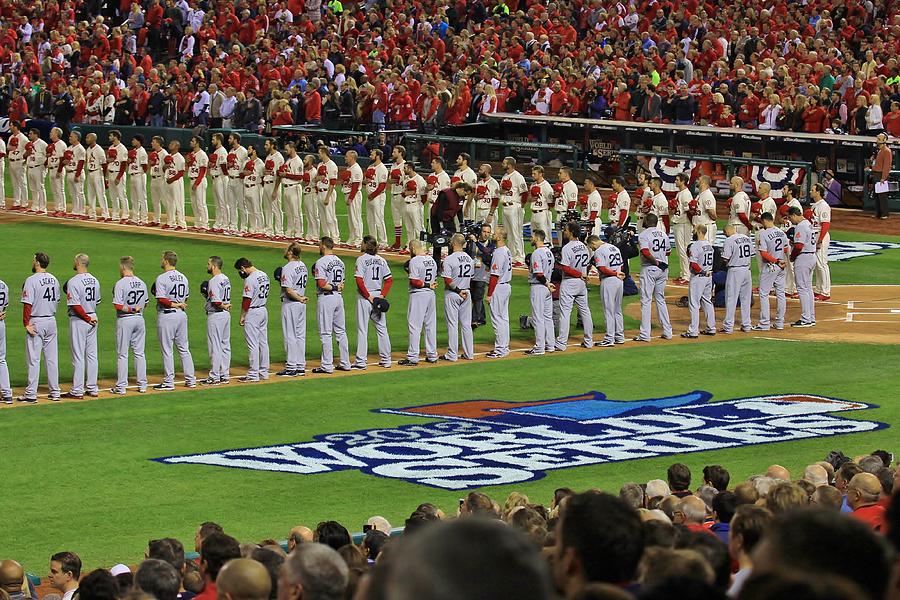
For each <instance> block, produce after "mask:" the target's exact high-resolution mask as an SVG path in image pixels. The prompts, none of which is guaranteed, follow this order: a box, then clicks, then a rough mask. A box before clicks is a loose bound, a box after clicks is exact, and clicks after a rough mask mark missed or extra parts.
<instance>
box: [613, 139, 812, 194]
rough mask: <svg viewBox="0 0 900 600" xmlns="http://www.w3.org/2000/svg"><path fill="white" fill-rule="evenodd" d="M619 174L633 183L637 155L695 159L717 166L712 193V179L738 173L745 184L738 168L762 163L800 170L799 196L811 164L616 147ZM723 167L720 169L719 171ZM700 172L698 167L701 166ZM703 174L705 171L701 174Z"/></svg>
mask: <svg viewBox="0 0 900 600" xmlns="http://www.w3.org/2000/svg"><path fill="white" fill-rule="evenodd" d="M619 157H620V160H619V174H620V175H622V176H623V177H626V178H628V176H629V175H630V176H632V181H631V182H630V183H633V182H634V178H635V177H636V175H637V167H638V163H639V160H638V159H639V158H640V157H647V158H648V159H650V158H656V159H659V160H673V161H679V162H682V161H696V162H698V163H710V164H711V165H713V166H714V167H718V169H714V171H713V173H714V174H713V175H712V177H713V179H714V181H713V185H712V188H711V189H712V190H713V193H715V192H716V191H717V186H716V184H715V183H716V181H721V180H724V181H726V182H728V181H730V180H731V178H732V177H734V176H735V175H741V176H742V177H743V178H744V183H747V181H748V178H747V177H744V176H743V175H742V174H741V173H740V170H741V169H744V168H747V167H754V166H763V167H775V168H785V167H786V168H791V169H804V173H805V174H804V177H803V185H802V186H801V192H802V194H803V195H806V194H807V193H808V191H809V188H810V185H812V183H813V179H812V177H813V164H812V163H811V162H809V161H803V160H774V159H772V160H768V159H761V158H748V157H742V156H722V155H718V154H681V153H677V152H653V151H649V150H629V149H624V150H619ZM641 168H642V169H643V170H644V171H645V172H648V171H647V168H646V166H644V165H641ZM722 168H724V170H722ZM701 171H702V169H701ZM701 174H705V173H701Z"/></svg>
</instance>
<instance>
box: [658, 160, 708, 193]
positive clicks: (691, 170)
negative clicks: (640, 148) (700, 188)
mask: <svg viewBox="0 0 900 600" xmlns="http://www.w3.org/2000/svg"><path fill="white" fill-rule="evenodd" d="M699 166H700V161H698V160H678V159H673V158H657V157H655V156H654V157H651V158H650V160H649V161H648V163H647V170H648V171H650V177H659V179H660V181H662V190H663V191H664V192H666V193H667V194H668V193H672V194H674V193H675V192H677V191H678V188H677V187H676V186H675V178H676V177H677V176H678V174H679V173H685V172H686V173H688V174H689V175H690V177H691V181H690V183H692V184H693V183H694V180H695V179H697V177H699V176H700V172H699Z"/></svg>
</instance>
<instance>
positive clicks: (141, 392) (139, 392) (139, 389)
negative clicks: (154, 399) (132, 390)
mask: <svg viewBox="0 0 900 600" xmlns="http://www.w3.org/2000/svg"><path fill="white" fill-rule="evenodd" d="M146 393H147V388H138V394H146Z"/></svg>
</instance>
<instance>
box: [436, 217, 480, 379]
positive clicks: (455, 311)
mask: <svg viewBox="0 0 900 600" xmlns="http://www.w3.org/2000/svg"><path fill="white" fill-rule="evenodd" d="M465 246H466V238H465V237H463V235H462V234H460V233H456V234H454V235H453V237H451V238H450V254H449V255H448V256H447V258H445V259H444V263H443V265H442V266H441V268H442V275H443V276H444V315H445V318H446V319H447V336H448V337H447V353H446V354H444V355H443V356H441V357H440V358H441V360H449V361H450V362H456V360H457V358H458V357H459V338H460V334H462V350H463V351H462V358H464V359H465V360H472V359H473V358H474V357H475V342H474V339H473V336H472V293H471V286H472V275H473V274H474V272H475V261H474V260H472V257H471V256H469V255H468V254H466V253H465V252H464V251H463V248H465Z"/></svg>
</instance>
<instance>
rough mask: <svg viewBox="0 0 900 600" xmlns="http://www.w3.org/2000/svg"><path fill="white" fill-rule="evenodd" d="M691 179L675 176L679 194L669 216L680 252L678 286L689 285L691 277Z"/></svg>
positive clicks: (686, 175) (683, 175)
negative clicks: (689, 251)
mask: <svg viewBox="0 0 900 600" xmlns="http://www.w3.org/2000/svg"><path fill="white" fill-rule="evenodd" d="M690 183H691V178H690V176H689V175H688V174H687V173H679V174H678V175H676V176H675V187H677V188H678V193H677V194H675V202H674V203H673V204H672V205H670V210H669V216H670V218H671V220H672V221H671V222H672V228H673V229H674V230H675V248H676V250H677V251H678V268H679V275H678V278H677V279H675V281H674V282H673V283H675V284H676V285H689V283H690V282H689V281H688V277H690V268H689V265H688V252H687V248H688V244H690V243H691V234H692V233H693V227H692V226H691V215H690V214H689V212H690V207H691V202H693V201H694V196H693V195H692V194H691V190H690V187H688V186H689V185H690Z"/></svg>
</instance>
